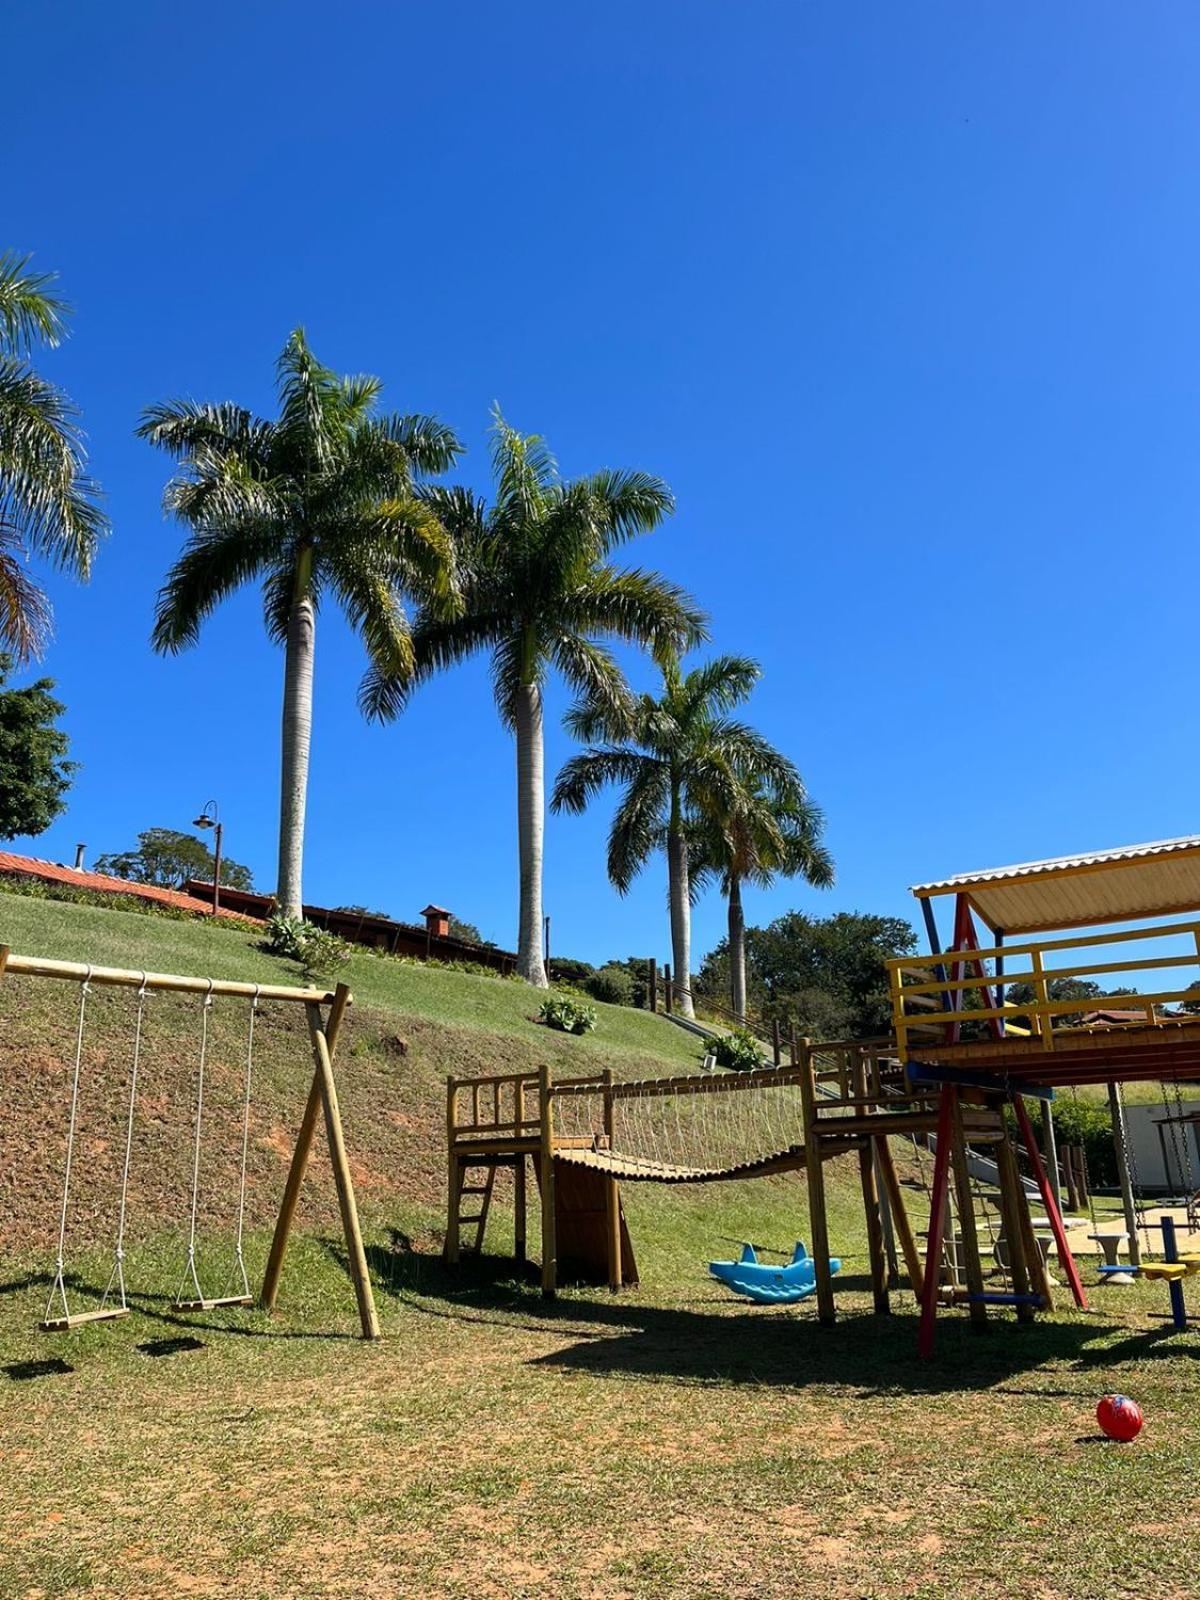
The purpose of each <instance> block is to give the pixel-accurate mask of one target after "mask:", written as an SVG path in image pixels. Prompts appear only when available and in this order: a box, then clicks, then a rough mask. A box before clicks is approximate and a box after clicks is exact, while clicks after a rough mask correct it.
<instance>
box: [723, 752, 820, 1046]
mask: <svg viewBox="0 0 1200 1600" xmlns="http://www.w3.org/2000/svg"><path fill="white" fill-rule="evenodd" d="M733 778H734V782H733V783H732V784H729V785H726V786H723V788H722V789H721V790H720V791H719V792H718V793H717V794H715V795H714V796H713V797H712V801H711V802H710V803H709V804H708V805H707V806H706V809H705V811H704V813H703V814H702V815H701V816H700V817H699V818H698V819H697V823H696V831H695V834H694V836H693V842H692V848H693V850H694V852H695V862H694V866H695V869H696V871H697V872H698V873H699V875H701V876H707V875H708V874H712V875H714V876H715V877H717V878H718V880H719V882H720V885H721V893H722V894H723V895H724V896H725V900H726V905H727V917H728V926H729V975H730V996H731V1000H732V1005H733V1014H734V1016H735V1017H736V1018H737V1020H738V1022H745V1020H746V918H745V915H744V912H743V910H742V884H743V883H747V882H748V883H754V884H757V885H759V887H761V888H764V889H766V888H769V887H770V886H771V884H772V883H773V882H774V881H775V879H776V878H803V879H804V880H805V882H806V883H809V884H811V885H812V886H813V887H814V888H817V889H828V888H829V887H830V886H831V885H832V883H833V858H832V856H831V855H830V854H829V851H828V850H827V849H826V848H825V846H824V845H823V844H822V842H821V833H822V830H823V828H824V818H823V817H822V815H821V812H820V809H819V808H818V807H817V806H816V805H814V804H813V802H812V801H811V800H810V799H809V798H808V795H807V794H806V793H805V790H804V785H803V784H802V783H801V782H800V778H799V775H798V774H797V775H796V776H795V777H794V778H791V779H789V780H788V781H786V782H782V783H781V782H780V781H779V779H778V777H777V778H776V779H775V780H774V781H772V782H768V781H767V780H766V779H765V778H764V776H763V775H762V773H761V772H758V771H756V770H754V769H751V770H750V771H748V772H736V771H735V772H734V774H733Z"/></svg>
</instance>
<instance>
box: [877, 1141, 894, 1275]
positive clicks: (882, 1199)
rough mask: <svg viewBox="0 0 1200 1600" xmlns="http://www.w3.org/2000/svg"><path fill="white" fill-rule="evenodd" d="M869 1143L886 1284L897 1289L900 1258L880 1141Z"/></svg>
mask: <svg viewBox="0 0 1200 1600" xmlns="http://www.w3.org/2000/svg"><path fill="white" fill-rule="evenodd" d="M871 1145H872V1150H871V1163H872V1165H873V1166H874V1168H875V1192H876V1193H877V1194H878V1196H879V1222H880V1225H881V1227H882V1228H883V1253H884V1255H885V1256H886V1258H887V1286H888V1288H889V1289H898V1288H899V1287H900V1258H899V1256H898V1255H897V1254H896V1227H895V1223H894V1222H893V1220H892V1197H891V1195H890V1194H889V1193H888V1190H887V1185H886V1184H885V1183H884V1181H883V1170H882V1168H881V1166H880V1162H879V1145H880V1141H879V1140H878V1139H872V1141H871Z"/></svg>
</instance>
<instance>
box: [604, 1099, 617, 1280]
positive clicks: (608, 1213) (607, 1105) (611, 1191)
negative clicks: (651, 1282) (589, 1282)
mask: <svg viewBox="0 0 1200 1600" xmlns="http://www.w3.org/2000/svg"><path fill="white" fill-rule="evenodd" d="M612 1085H613V1075H612V1068H611V1067H605V1069H604V1137H605V1138H606V1139H607V1141H608V1148H609V1150H610V1151H611V1150H612V1148H613V1131H614V1128H615V1126H616V1124H615V1119H614V1115H613V1113H614V1101H613V1090H612ZM604 1213H605V1222H606V1224H607V1237H608V1287H609V1288H610V1289H611V1290H612V1292H613V1293H614V1294H616V1292H617V1290H618V1289H619V1288H620V1287H621V1186H620V1184H619V1183H618V1182H617V1180H616V1178H614V1177H612V1176H611V1175H610V1176H609V1177H606V1178H605V1180H604Z"/></svg>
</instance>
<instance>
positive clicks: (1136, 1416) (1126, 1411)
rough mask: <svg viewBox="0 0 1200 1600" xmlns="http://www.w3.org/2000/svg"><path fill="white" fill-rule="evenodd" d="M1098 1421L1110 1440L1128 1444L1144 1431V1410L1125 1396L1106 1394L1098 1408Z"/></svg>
mask: <svg viewBox="0 0 1200 1600" xmlns="http://www.w3.org/2000/svg"><path fill="white" fill-rule="evenodd" d="M1096 1421H1097V1422H1098V1423H1099V1424H1100V1427H1101V1430H1102V1431H1103V1432H1104V1433H1106V1434H1107V1435H1108V1437H1109V1438H1110V1439H1118V1440H1120V1442H1121V1443H1122V1444H1128V1443H1129V1441H1130V1439H1136V1438H1137V1436H1138V1434H1139V1433H1141V1431H1142V1408H1141V1406H1140V1405H1138V1403H1137V1401H1136V1400H1130V1399H1129V1397H1128V1396H1127V1395H1123V1394H1106V1395H1105V1396H1104V1399H1103V1400H1101V1402H1100V1404H1099V1405H1098V1406H1097V1407H1096Z"/></svg>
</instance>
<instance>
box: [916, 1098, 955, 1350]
mask: <svg viewBox="0 0 1200 1600" xmlns="http://www.w3.org/2000/svg"><path fill="white" fill-rule="evenodd" d="M957 1102H958V1090H957V1089H956V1088H955V1087H954V1085H953V1084H950V1083H947V1084H943V1085H942V1092H941V1096H940V1098H939V1100H938V1126H937V1152H936V1154H935V1156H934V1161H933V1188H932V1190H931V1191H930V1195H929V1236H928V1240H927V1242H926V1246H925V1282H924V1283H923V1284H922V1285H921V1331H920V1333H919V1335H918V1337H917V1354H918V1356H920V1358H921V1360H922V1361H928V1359H929V1357H930V1356H931V1355H932V1354H933V1334H934V1323H935V1322H936V1320H937V1297H938V1289H939V1287H940V1286H941V1281H942V1238H943V1236H944V1234H945V1232H946V1197H947V1194H948V1192H949V1188H950V1145H951V1141H952V1139H953V1138H954V1110H955V1106H956V1105H957Z"/></svg>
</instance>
